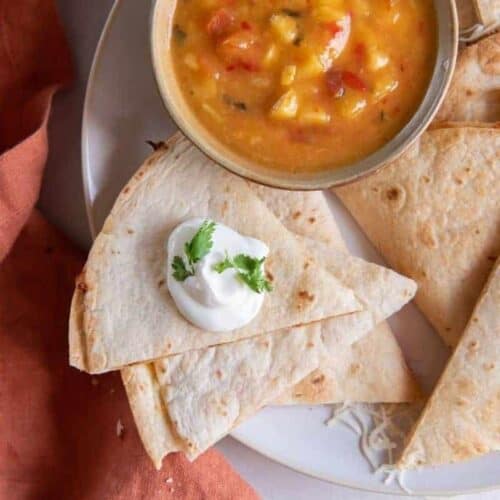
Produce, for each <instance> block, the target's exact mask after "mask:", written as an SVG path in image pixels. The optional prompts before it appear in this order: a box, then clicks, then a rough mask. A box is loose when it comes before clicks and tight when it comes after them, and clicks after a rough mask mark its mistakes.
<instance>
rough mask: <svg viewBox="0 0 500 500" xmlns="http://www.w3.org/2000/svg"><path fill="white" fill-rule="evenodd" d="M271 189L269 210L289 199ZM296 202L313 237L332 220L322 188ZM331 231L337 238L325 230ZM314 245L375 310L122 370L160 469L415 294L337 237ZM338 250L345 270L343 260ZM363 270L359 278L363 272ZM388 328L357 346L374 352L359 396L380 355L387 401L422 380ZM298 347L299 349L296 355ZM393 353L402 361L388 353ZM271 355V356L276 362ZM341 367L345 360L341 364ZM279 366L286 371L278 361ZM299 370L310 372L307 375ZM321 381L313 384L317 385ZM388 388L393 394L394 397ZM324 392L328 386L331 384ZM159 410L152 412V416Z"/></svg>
mask: <svg viewBox="0 0 500 500" xmlns="http://www.w3.org/2000/svg"><path fill="white" fill-rule="evenodd" d="M267 194H268V197H267V198H264V197H263V196H262V193H259V196H262V198H263V199H265V201H266V202H270V207H271V208H272V207H273V206H275V204H276V203H271V200H272V201H273V202H277V201H284V200H283V199H282V196H285V197H287V196H288V195H285V194H283V195H282V194H280V195H278V194H277V193H276V192H273V193H267ZM289 202H290V205H289V206H295V207H298V206H300V207H301V208H300V209H301V210H302V213H303V214H304V215H306V213H307V224H308V226H307V228H308V229H306V230H305V232H306V233H307V234H309V236H312V235H313V232H312V230H311V229H309V228H310V227H316V228H317V229H318V231H317V232H318V233H321V231H319V228H320V227H325V226H327V225H328V223H329V222H328V221H329V219H331V214H330V213H329V211H328V208H327V206H326V202H325V200H324V197H323V195H322V194H320V193H317V194H316V195H313V194H297V195H295V196H292V199H290V200H289ZM306 206H307V207H308V208H307V212H306V210H305V207H306ZM284 207H286V204H285V205H284ZM276 213H277V214H278V215H279V216H280V218H281V217H283V219H285V220H286V219H287V217H286V216H285V213H284V212H280V211H278V210H277V211H276ZM327 213H328V218H327V217H326V214H327ZM297 219H298V216H297V212H296V211H295V212H293V214H292V215H291V220H292V221H297ZM312 219H314V220H312ZM321 221H323V222H321ZM320 223H321V225H320ZM316 224H317V225H316ZM324 236H325V238H329V237H330V236H327V234H326V231H325V232H324ZM304 241H305V244H306V245H312V243H311V241H312V240H304ZM310 252H311V254H314V253H316V254H317V256H318V260H321V261H322V262H324V263H325V267H326V268H327V269H331V270H332V272H334V273H336V274H338V275H339V277H340V278H341V280H342V279H343V280H345V279H346V276H347V277H348V278H349V279H352V280H354V282H355V283H356V289H357V292H356V293H357V295H358V296H359V297H360V300H362V301H364V302H366V303H367V304H369V306H370V307H369V308H370V311H363V313H362V314H361V315H359V314H358V313H354V314H349V315H346V316H345V318H352V320H351V322H349V323H348V324H347V325H346V324H345V323H343V322H342V321H341V320H342V319H343V318H332V319H328V320H324V321H321V322H317V323H315V324H314V325H311V326H310V327H308V328H312V327H315V328H316V329H317V331H316V334H315V335H318V333H319V337H318V336H316V337H315V338H314V341H313V342H311V340H312V339H311V338H309V339H307V338H305V339H304V338H303V336H304V335H311V334H312V333H314V332H312V333H311V332H310V331H308V330H305V331H302V332H301V331H300V330H301V329H297V328H293V329H291V330H290V332H289V333H288V337H287V338H286V339H285V340H286V341H287V342H290V339H291V338H292V336H295V338H296V339H297V340H295V341H294V343H292V347H290V346H287V345H286V343H285V341H284V340H283V341H281V342H278V341H279V340H280V339H282V338H283V337H282V335H283V333H282V332H278V333H268V334H265V335H261V336H259V337H254V338H253V339H250V340H245V341H237V342H233V343H230V344H225V345H221V346H216V347H213V348H210V349H208V350H207V349H203V350H197V351H192V352H188V353H184V354H182V355H177V356H174V357H167V358H164V359H163V360H158V361H156V362H155V363H151V364H150V365H149V367H148V368H145V365H134V366H131V367H128V368H125V369H123V370H122V378H123V381H124V385H125V388H126V390H127V394H128V397H129V402H130V405H131V408H132V411H133V414H134V418H135V420H136V423H137V426H138V428H139V433H140V435H141V437H142V440H143V442H144V445H145V448H146V450H147V451H148V453H149V454H150V456H151V458H152V459H153V461H154V462H155V464H156V465H157V466H158V467H159V466H160V464H161V460H162V457H163V456H165V455H167V454H169V453H171V452H174V451H183V452H185V453H186V454H187V455H188V457H190V458H191V459H193V458H195V457H196V456H197V455H198V454H199V453H201V452H202V451H204V449H206V448H207V447H208V446H210V445H211V444H213V443H214V442H215V441H216V440H217V439H220V438H221V437H222V436H223V435H225V434H227V433H228V432H230V431H231V429H232V428H233V427H234V426H235V425H237V424H238V423H239V422H241V421H243V419H244V418H247V417H249V416H251V415H252V414H254V413H255V412H256V411H257V410H258V409H259V408H260V407H262V406H263V405H265V404H269V403H272V402H274V401H275V400H276V399H277V397H278V396H280V395H281V394H283V393H284V392H285V391H286V390H287V389H288V388H289V387H292V386H293V385H295V384H296V383H298V382H300V381H301V380H303V379H304V378H305V376H306V375H307V374H309V373H310V372H311V371H312V370H313V369H316V368H318V366H319V363H320V362H322V363H337V361H336V360H335V358H334V356H333V354H335V355H337V352H338V353H339V354H342V355H345V357H346V359H348V356H349V351H348V349H344V347H346V348H347V346H348V345H349V343H350V342H352V341H353V340H354V339H356V338H359V337H361V336H363V335H365V334H366V333H368V331H369V330H370V329H371V328H372V326H373V323H374V322H378V321H379V318H385V317H386V316H387V315H389V314H391V313H392V312H393V311H394V310H396V309H398V308H399V307H401V305H402V304H404V303H406V302H407V301H408V300H409V299H410V298H411V297H412V296H413V294H414V292H415V285H414V283H413V282H412V281H411V280H408V279H406V278H404V277H402V276H399V275H397V274H396V273H394V272H392V271H390V270H388V269H385V268H382V267H380V266H376V265H374V264H369V263H365V262H364V261H362V260H360V259H357V258H354V257H351V256H349V255H347V254H344V253H343V254H339V253H338V252H339V251H338V250H336V249H335V248H332V247H331V246H330V245H326V244H321V243H316V244H315V245H314V246H313V248H311V249H310ZM340 257H341V263H342V269H341V270H339V269H338V264H337V260H340ZM330 266H331V267H330ZM356 276H357V277H358V278H359V279H356ZM297 330H299V332H298V333H297ZM386 333H387V336H386V337H382V336H379V339H378V340H377V342H376V343H375V351H378V352H374V351H373V350H371V351H369V350H366V349H364V350H363V351H362V352H360V351H359V350H358V349H356V352H357V354H358V355H364V354H366V355H367V359H366V360H365V359H358V364H359V365H360V366H361V367H363V368H364V367H365V366H368V370H366V371H363V370H361V373H360V375H361V377H362V378H361V380H360V383H359V384H358V385H355V384H353V383H351V384H349V388H351V387H352V388H353V390H355V391H357V392H356V394H358V395H361V396H365V395H367V393H368V391H366V390H365V391H363V389H364V387H365V384H367V383H368V380H369V377H370V375H371V376H372V377H373V376H377V375H380V374H381V373H378V372H377V371H376V370H375V371H373V372H372V373H371V374H370V373H369V372H370V370H371V369H372V368H373V367H375V366H376V359H377V354H379V355H380V359H378V361H387V364H386V366H385V367H384V368H382V370H381V372H382V377H381V378H382V381H381V382H382V383H381V386H380V387H381V388H383V389H380V390H381V391H383V390H386V391H387V392H385V393H384V397H386V398H387V399H388V400H394V399H398V398H411V397H412V393H411V390H412V389H414V388H415V385H414V382H413V380H412V379H411V376H410V375H409V373H408V371H407V368H406V366H405V365H404V361H403V360H402V356H401V352H400V351H399V348H398V347H397V344H396V342H395V340H394V338H393V337H392V335H391V334H390V333H389V332H387V331H386ZM301 335H302V337H300V336H301ZM385 340H387V344H386V347H387V346H388V350H387V349H384V348H383V347H382V345H381V341H382V344H385ZM299 341H300V342H302V344H303V343H304V342H306V347H307V348H303V347H301V348H300V349H294V348H293V346H294V345H295V344H296V343H297V342H299ZM266 344H267V345H271V346H275V347H274V348H271V351H272V355H271V356H270V357H269V356H268V354H267V351H266V350H264V351H263V350H262V348H261V347H260V346H262V345H266ZM309 344H312V345H309ZM370 345H371V344H370ZM315 346H317V347H318V351H316V350H315ZM300 351H304V352H306V353H307V355H306V356H304V352H303V353H302V357H301V356H300ZM307 351H309V352H307ZM296 352H299V354H298V355H297V356H295V353H296ZM389 355H391V356H393V357H394V358H396V359H393V358H392V357H390V358H389ZM266 360H270V361H269V363H270V362H271V361H272V363H271V364H269V363H268V362H266ZM286 360H288V362H286ZM339 365H342V366H344V365H343V364H342V363H341V362H339ZM276 366H277V367H279V370H276V369H275V368H273V367H276ZM392 368H394V371H393V372H392V373H390V375H389V376H388V377H384V376H383V374H384V373H385V371H386V370H387V371H390V370H391V369H392ZM271 369H272V370H271ZM349 370H350V366H347V365H346V366H345V370H344V371H342V369H339V370H337V371H336V375H338V376H339V377H343V376H344V375H345V376H351V377H352V376H353V374H352V372H351V373H349ZM163 372H165V373H167V375H165V373H163ZM299 374H300V375H302V376H301V377H299V376H298V375H299ZM391 376H392V383H393V387H392V388H389V384H388V380H389V379H390V378H391ZM339 383H340V387H342V385H343V383H344V381H343V380H342V379H340V380H339ZM375 385H377V383H376V381H374V380H373V379H371V381H370V382H369V386H370V389H371V388H372V387H373V386H375ZM316 386H317V385H316V383H314V387H316ZM403 386H404V387H405V388H406V389H407V390H406V391H405V392H403V391H402V390H401V388H402V387H403ZM391 391H392V392H391ZM415 392H416V391H415ZM415 392H413V396H414V395H415ZM388 393H390V395H387V394H388ZM338 394H340V390H339V388H338V387H336V390H335V395H336V396H338ZM379 394H380V392H379ZM323 396H324V397H325V396H328V394H327V393H326V392H325V393H324V394H323ZM367 397H369V395H368V396H367ZM221 401H223V403H222V402H221ZM235 409H237V411H236V410H235ZM152 411H153V412H154V413H155V414H154V415H151V412H152ZM156 435H157V436H158V437H156ZM179 438H180V444H179V441H178V439H179Z"/></svg>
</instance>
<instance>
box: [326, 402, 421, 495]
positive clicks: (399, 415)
mask: <svg viewBox="0 0 500 500" xmlns="http://www.w3.org/2000/svg"><path fill="white" fill-rule="evenodd" d="M419 408H420V406H418V405H408V404H365V403H351V402H344V403H342V404H338V405H334V407H333V410H332V416H331V418H330V419H329V420H328V421H327V422H326V425H328V426H329V427H333V426H334V425H336V424H337V423H341V424H343V425H345V426H346V427H348V428H349V429H351V430H352V431H353V432H354V433H355V434H356V435H358V436H359V445H360V449H361V452H362V454H363V456H364V457H365V459H366V460H367V462H368V463H369V464H370V467H371V469H372V471H373V473H374V474H376V475H377V474H382V475H383V477H382V479H381V480H382V481H383V482H384V484H391V483H393V482H394V481H396V482H397V484H398V486H399V487H400V488H401V489H402V490H403V491H405V492H406V493H412V492H411V490H410V489H409V488H408V487H407V486H406V485H405V484H404V471H403V470H400V469H398V468H396V466H395V465H394V462H395V459H396V456H397V455H398V451H399V450H400V449H401V448H402V446H403V442H404V438H405V436H406V434H407V432H408V431H409V429H410V427H411V426H412V425H413V423H414V422H415V421H416V418H417V415H418V413H419Z"/></svg>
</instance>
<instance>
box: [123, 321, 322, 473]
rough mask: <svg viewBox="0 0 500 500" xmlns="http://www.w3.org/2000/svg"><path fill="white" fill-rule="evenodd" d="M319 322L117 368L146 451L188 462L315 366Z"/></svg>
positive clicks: (158, 463) (154, 457) (157, 460)
mask: <svg viewBox="0 0 500 500" xmlns="http://www.w3.org/2000/svg"><path fill="white" fill-rule="evenodd" d="M320 333H321V328H320V326H319V324H318V323H317V324H314V325H309V326H305V327H297V328H293V329H290V330H281V331H280V332H277V333H275V334H273V335H270V334H269V335H265V336H258V337H254V338H251V339H246V340H240V341H238V342H233V343H230V344H225V345H221V346H216V347H211V348H208V349H200V350H197V351H193V352H189V353H186V354H179V355H175V356H169V357H167V358H164V359H162V360H159V361H156V362H155V363H152V364H150V365H147V364H141V365H134V366H130V367H127V368H124V369H123V370H121V374H122V380H123V384H124V386H125V389H126V391H127V396H128V398H129V401H130V405H131V408H132V412H133V414H134V419H135V421H136V423H137V427H138V430H139V434H140V436H141V439H142V441H143V443H144V446H145V448H146V451H147V452H148V454H149V456H150V457H151V459H152V460H153V462H154V464H155V466H156V467H157V468H158V469H159V468H160V467H161V461H162V458H163V457H164V456H165V455H167V454H168V453H171V452H175V451H182V452H184V453H185V454H186V456H187V457H188V458H189V459H191V460H193V459H194V458H196V457H197V456H198V455H200V454H201V453H202V452H203V451H205V450H206V449H207V448H209V447H210V446H212V445H213V444H214V443H215V442H217V441H218V440H219V439H221V438H222V437H223V436H225V435H226V434H227V433H228V432H229V431H230V430H231V429H232V428H233V427H234V426H236V425H238V423H240V422H242V421H243V420H245V419H246V418H248V417H249V416H251V415H253V414H254V413H255V412H256V411H257V410H259V409H260V408H262V406H264V405H266V404H267V403H268V402H270V401H272V400H274V399H275V398H276V397H278V396H279V394H281V393H282V392H283V391H284V390H285V388H286V387H287V386H289V385H290V384H295V383H297V382H298V381H300V380H301V379H303V378H304V377H305V376H306V375H307V374H308V373H310V372H311V371H312V370H314V369H315V368H317V367H318V365H319V352H320V349H321V341H320Z"/></svg>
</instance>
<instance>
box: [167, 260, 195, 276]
mask: <svg viewBox="0 0 500 500" xmlns="http://www.w3.org/2000/svg"><path fill="white" fill-rule="evenodd" d="M172 269H173V271H174V272H173V273H172V276H173V277H174V278H175V279H176V280H177V281H184V280H186V279H187V278H189V276H193V275H194V272H193V270H188V269H186V264H184V260H183V259H182V257H179V256H178V255H176V256H175V257H174V258H173V260H172Z"/></svg>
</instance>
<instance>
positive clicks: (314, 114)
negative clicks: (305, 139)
mask: <svg viewBox="0 0 500 500" xmlns="http://www.w3.org/2000/svg"><path fill="white" fill-rule="evenodd" d="M330 119H331V117H330V115H329V114H328V113H327V112H326V111H325V110H324V109H309V110H304V111H301V112H300V113H299V116H298V120H299V122H300V123H303V124H304V125H327V124H328V123H330Z"/></svg>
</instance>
